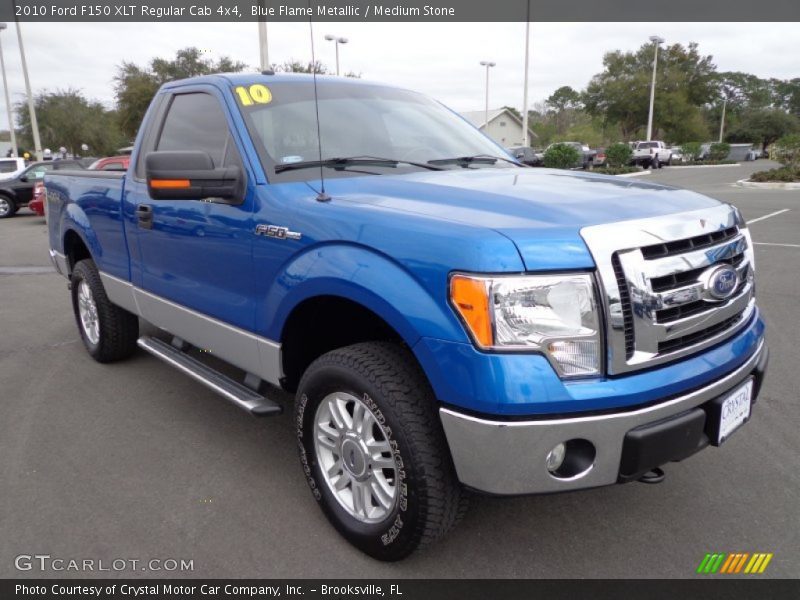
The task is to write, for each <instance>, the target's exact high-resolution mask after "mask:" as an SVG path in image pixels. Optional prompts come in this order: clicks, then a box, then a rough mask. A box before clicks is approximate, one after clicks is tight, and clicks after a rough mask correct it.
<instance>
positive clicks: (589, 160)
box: [542, 142, 597, 169]
mask: <svg viewBox="0 0 800 600" xmlns="http://www.w3.org/2000/svg"><path fill="white" fill-rule="evenodd" d="M556 144H566V145H567V146H572V147H573V148H575V149H576V150H577V151H578V153H579V154H580V158H579V159H578V162H577V163H575V167H574V168H576V169H591V168H592V167H593V166H594V157H595V155H596V154H597V152H595V151H594V150H592V149H591V148H589V146H587V145H586V144H582V143H581V142H554V143H552V144H550V145H549V146H548V147H547V148H546V149H545V151H544V152H545V153H547V150H549V149H550V148H552V147H553V146H555V145H556ZM542 156H543V158H544V155H542Z"/></svg>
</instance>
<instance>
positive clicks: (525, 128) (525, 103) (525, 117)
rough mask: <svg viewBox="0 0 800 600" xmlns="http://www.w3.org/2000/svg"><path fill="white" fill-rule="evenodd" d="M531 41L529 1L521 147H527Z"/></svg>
mask: <svg viewBox="0 0 800 600" xmlns="http://www.w3.org/2000/svg"><path fill="white" fill-rule="evenodd" d="M530 40H531V0H528V2H527V13H526V18H525V84H524V87H523V91H522V145H523V146H527V145H528V143H529V140H528V59H529V49H530Z"/></svg>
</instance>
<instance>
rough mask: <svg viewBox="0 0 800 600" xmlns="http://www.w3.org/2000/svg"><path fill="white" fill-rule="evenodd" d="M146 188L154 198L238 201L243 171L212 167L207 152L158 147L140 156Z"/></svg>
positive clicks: (241, 191)
mask: <svg viewBox="0 0 800 600" xmlns="http://www.w3.org/2000/svg"><path fill="white" fill-rule="evenodd" d="M144 165H145V173H146V176H147V189H148V191H149V193H150V197H151V198H153V199H154V200H204V199H207V198H208V199H218V200H222V201H224V202H225V203H226V204H239V203H240V202H242V201H243V199H244V187H245V182H244V174H243V173H242V169H241V168H239V167H237V166H232V167H216V168H215V167H214V162H213V161H212V160H211V156H209V154H208V152H202V151H196V150H186V151H183V150H181V151H172V150H162V151H158V152H149V153H148V154H147V156H145V159H144Z"/></svg>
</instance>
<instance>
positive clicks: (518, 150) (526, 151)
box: [507, 146, 542, 167]
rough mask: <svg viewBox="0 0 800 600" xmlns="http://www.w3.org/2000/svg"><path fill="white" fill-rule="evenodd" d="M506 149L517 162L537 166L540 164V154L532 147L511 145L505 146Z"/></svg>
mask: <svg viewBox="0 0 800 600" xmlns="http://www.w3.org/2000/svg"><path fill="white" fill-rule="evenodd" d="M507 151H508V153H509V154H510V155H511V156H513V157H514V158H516V159H517V160H518V161H519V162H521V163H522V164H525V165H528V166H529V167H538V166H541V164H542V158H541V156H540V155H538V154H536V152H534V150H533V148H531V147H529V146H513V147H512V148H507Z"/></svg>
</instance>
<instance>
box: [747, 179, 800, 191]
mask: <svg viewBox="0 0 800 600" xmlns="http://www.w3.org/2000/svg"><path fill="white" fill-rule="evenodd" d="M736 185H738V186H739V187H745V188H753V189H757V190H800V182H793V183H790V182H788V181H765V182H763V183H762V182H759V181H750V180H749V179H740V180H739V181H737V182H736Z"/></svg>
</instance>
